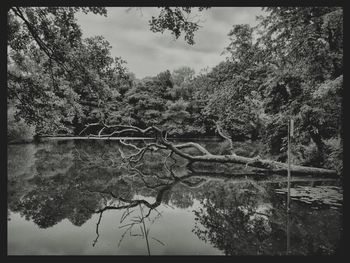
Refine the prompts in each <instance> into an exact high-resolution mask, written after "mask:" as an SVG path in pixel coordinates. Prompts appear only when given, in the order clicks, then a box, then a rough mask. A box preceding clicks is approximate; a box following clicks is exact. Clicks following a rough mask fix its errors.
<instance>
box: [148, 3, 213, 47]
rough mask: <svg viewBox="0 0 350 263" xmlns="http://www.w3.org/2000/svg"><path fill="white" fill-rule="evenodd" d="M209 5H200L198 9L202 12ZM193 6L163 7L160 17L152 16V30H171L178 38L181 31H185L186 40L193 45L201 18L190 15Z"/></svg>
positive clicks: (150, 23) (150, 22)
mask: <svg viewBox="0 0 350 263" xmlns="http://www.w3.org/2000/svg"><path fill="white" fill-rule="evenodd" d="M204 9H208V7H198V11H199V12H202V11H203V10H204ZM192 11H193V8H191V7H161V10H160V13H159V15H158V17H154V16H152V18H151V20H150V21H149V25H150V29H151V31H152V32H161V33H163V32H164V31H165V30H169V31H170V32H171V34H172V35H174V36H175V38H176V39H178V38H179V37H180V36H181V33H184V34H185V36H184V39H185V41H186V42H187V43H188V44H190V45H193V44H194V43H195V42H194V39H193V37H194V32H196V31H197V30H198V29H199V27H200V26H199V22H200V21H199V20H197V21H193V18H191V17H189V15H190V14H191V12H192Z"/></svg>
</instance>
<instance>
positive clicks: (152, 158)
mask: <svg viewBox="0 0 350 263" xmlns="http://www.w3.org/2000/svg"><path fill="white" fill-rule="evenodd" d="M117 147H121V146H117ZM37 148H38V149H37V150H36V151H34V150H33V149H31V151H30V152H31V153H32V156H29V155H28V151H26V152H25V154H26V156H27V155H28V156H27V157H26V159H28V160H31V161H30V162H26V164H25V165H26V169H27V172H26V173H25V176H22V175H23V174H24V172H23V169H11V170H10V171H12V172H13V174H11V175H10V176H9V179H8V208H9V211H13V212H18V213H20V214H21V215H22V216H24V217H25V218H26V219H27V220H32V221H33V222H34V223H35V224H37V225H38V226H39V227H40V228H49V227H52V226H54V225H55V224H57V223H58V222H60V221H62V220H64V219H67V220H69V221H70V222H71V223H72V224H73V225H75V226H82V225H83V224H84V223H85V222H86V221H88V220H89V219H91V218H92V216H93V215H98V220H97V222H96V237H95V239H94V240H93V245H96V244H97V242H98V239H99V225H100V223H101V220H102V217H103V214H104V212H105V211H107V210H121V211H123V212H122V216H121V219H120V221H119V223H120V228H121V229H122V230H123V231H124V232H123V234H122V235H121V237H120V242H122V240H123V239H124V238H126V237H127V236H130V237H131V236H133V237H140V238H144V239H145V240H147V247H148V248H149V252H150V253H151V251H152V249H151V246H150V245H151V244H152V243H151V242H158V243H160V244H162V241H161V240H158V239H157V238H156V237H154V236H152V234H151V233H150V232H151V229H150V227H151V225H152V223H156V222H157V219H159V218H160V216H161V213H160V212H159V211H157V208H158V207H159V206H160V205H161V204H164V205H170V206H175V207H178V208H182V209H185V208H189V207H193V204H194V200H199V201H200V206H199V207H197V206H196V207H197V208H196V210H195V211H194V213H195V217H196V224H195V227H194V229H193V232H194V233H195V234H196V235H197V236H198V237H199V238H200V239H201V240H204V241H206V242H210V243H212V244H213V245H214V246H215V247H217V248H218V249H220V250H222V251H223V252H224V253H225V254H227V255H247V254H248V255H252V254H253V255H259V254H270V255H272V254H285V252H286V240H287V236H286V235H287V233H286V222H287V218H286V211H285V203H284V198H283V196H279V195H276V194H275V189H276V188H281V187H283V186H284V185H283V183H275V182H274V181H275V178H266V177H264V178H266V180H265V179H260V180H256V179H257V178H256V177H253V178H254V179H249V178H252V177H249V178H248V179H247V178H246V174H241V177H239V178H235V180H230V179H228V178H227V177H228V176H230V177H232V174H226V175H225V174H223V173H220V174H218V173H215V171H218V170H219V169H218V167H214V169H213V170H214V172H210V171H209V170H206V171H201V172H198V171H197V172H196V171H195V170H194V169H191V170H187V169H186V168H184V167H182V166H183V163H181V162H178V160H176V159H172V158H170V157H169V156H168V155H166V154H164V152H161V151H159V152H149V153H147V154H146V155H145V156H144V158H143V159H142V161H140V162H139V163H138V164H137V165H135V166H128V165H127V163H125V162H123V159H122V158H121V155H120V154H117V152H118V151H116V145H115V144H109V143H106V142H104V143H103V144H102V143H98V142H96V143H95V142H89V143H88V144H84V143H66V144H57V145H55V147H52V146H45V145H39V146H38V147H37ZM124 153H125V154H126V153H127V152H126V150H124ZM16 154H18V153H17V151H16ZM10 158H11V156H10ZM14 159H15V158H14ZM17 159H18V158H17ZM201 168H202V167H201ZM202 169H203V168H202ZM220 169H221V168H220ZM15 171H18V174H16V172H15ZM29 172H31V173H33V174H32V175H29V174H28V173H29ZM213 175H214V176H213ZM224 176H226V177H224ZM264 180H265V181H266V182H265V183H264ZM269 180H270V181H269ZM272 182H274V183H272ZM150 200H152V201H150ZM145 218H147V219H149V220H145ZM341 220H342V215H341V213H339V212H337V211H336V210H331V211H329V210H322V209H321V210H312V209H310V207H306V206H302V205H300V204H298V203H296V202H292V214H291V216H290V218H289V229H290V254H333V253H335V252H336V249H337V247H336V246H337V242H338V241H339V240H340V237H339V236H340V232H341V230H340V227H339V226H340V225H341ZM140 227H141V228H140Z"/></svg>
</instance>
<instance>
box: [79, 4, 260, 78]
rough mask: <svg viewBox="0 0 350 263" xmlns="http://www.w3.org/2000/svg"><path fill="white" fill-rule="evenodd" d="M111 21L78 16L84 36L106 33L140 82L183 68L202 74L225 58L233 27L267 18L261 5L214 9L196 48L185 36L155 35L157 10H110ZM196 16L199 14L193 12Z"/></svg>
mask: <svg viewBox="0 0 350 263" xmlns="http://www.w3.org/2000/svg"><path fill="white" fill-rule="evenodd" d="M107 12H108V14H107V17H104V16H100V15H94V14H77V19H78V23H79V24H80V26H81V29H82V31H83V37H90V36H96V35H102V36H104V37H105V39H107V40H108V42H109V43H110V44H111V46H112V50H111V53H112V54H111V55H112V56H113V57H121V58H122V59H124V60H126V61H127V64H126V66H127V68H128V69H129V71H131V72H133V73H134V74H135V75H136V78H139V79H141V78H144V77H146V76H155V75H157V74H158V73H160V72H162V71H165V70H167V69H168V70H170V71H171V72H172V71H173V70H174V69H177V68H179V67H181V66H188V67H191V68H193V69H194V70H195V72H196V73H199V72H200V70H201V69H204V68H206V67H209V68H211V67H213V66H215V65H217V64H218V63H220V62H221V61H223V60H225V55H223V54H222V51H223V50H224V48H225V47H226V46H228V43H229V38H228V36H227V34H228V33H229V31H230V30H231V29H232V26H233V25H234V24H250V25H252V26H254V25H256V24H257V21H256V16H257V15H261V14H263V11H262V10H261V8H260V7H213V8H210V9H208V10H205V11H203V12H202V13H200V14H199V15H200V16H199V17H194V19H195V20H198V19H200V25H201V27H200V28H199V30H198V31H196V32H195V36H194V41H195V44H194V45H189V44H187V43H186V42H185V41H184V39H183V36H180V38H178V39H177V40H175V38H174V36H172V35H171V34H170V32H164V33H163V34H161V33H153V32H151V31H150V27H149V24H148V21H149V20H150V19H151V17H152V16H157V15H158V14H159V9H158V8H155V7H143V8H141V9H139V8H136V7H135V8H132V9H130V8H127V7H109V8H107ZM193 15H196V14H193Z"/></svg>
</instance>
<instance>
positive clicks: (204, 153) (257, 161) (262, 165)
mask: <svg viewBox="0 0 350 263" xmlns="http://www.w3.org/2000/svg"><path fill="white" fill-rule="evenodd" d="M92 126H100V130H99V132H98V135H96V136H98V137H103V136H107V137H110V136H111V134H121V133H125V132H132V133H135V134H137V135H139V136H140V135H141V136H152V138H154V140H155V142H154V143H150V144H146V145H145V146H144V147H142V148H140V147H137V148H136V146H135V145H134V146H131V147H132V148H134V149H138V152H136V153H135V154H132V155H130V156H128V157H126V156H124V158H125V159H128V161H129V162H134V163H137V162H139V161H140V160H141V159H142V158H143V155H144V154H145V152H146V151H147V150H156V149H166V150H169V151H171V153H175V154H177V155H178V156H180V157H182V158H185V159H186V160H188V161H189V163H195V162H206V163H224V164H225V163H234V164H242V165H245V166H246V168H247V167H253V168H259V169H263V170H266V171H271V172H273V173H277V174H285V173H286V172H287V169H288V165H287V164H286V163H281V162H277V161H273V160H267V159H262V158H260V157H255V158H249V157H244V156H239V155H236V154H234V153H232V154H230V155H215V154H211V153H210V152H209V151H208V150H207V149H205V148H204V147H203V146H201V145H200V144H198V143H194V142H189V143H183V144H174V143H171V142H170V141H168V139H167V137H166V132H165V131H163V130H161V129H160V128H158V127H156V126H150V127H148V128H146V129H141V128H138V127H136V126H133V125H106V124H105V123H94V124H89V125H87V126H86V128H85V129H84V130H83V131H86V130H87V129H88V128H89V127H92ZM111 128H112V129H114V131H113V132H111V133H110V134H107V135H103V134H102V131H104V130H106V129H111ZM217 130H218V132H219V134H220V135H221V136H222V137H223V138H225V139H227V140H229V141H230V145H231V149H232V148H233V143H232V140H231V138H229V137H228V136H226V135H224V134H223V132H222V130H221V128H220V127H219V126H218V125H217ZM83 131H82V132H83ZM124 145H128V144H125V143H124ZM129 146H130V145H129ZM188 148H193V149H196V150H197V151H199V153H200V154H199V155H198V154H197V155H194V154H189V153H188V152H185V151H184V149H188ZM136 157H138V158H137V159H135V158H136ZM291 172H292V173H293V174H304V175H305V174H308V175H322V176H336V175H337V173H336V171H334V170H328V169H323V168H315V167H306V166H300V165H291Z"/></svg>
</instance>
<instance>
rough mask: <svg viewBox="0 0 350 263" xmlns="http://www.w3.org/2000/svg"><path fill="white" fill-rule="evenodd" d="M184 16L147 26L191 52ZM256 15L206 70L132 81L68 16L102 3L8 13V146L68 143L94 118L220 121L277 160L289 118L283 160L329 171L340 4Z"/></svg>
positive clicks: (171, 15)
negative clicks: (33, 141) (54, 140)
mask: <svg viewBox="0 0 350 263" xmlns="http://www.w3.org/2000/svg"><path fill="white" fill-rule="evenodd" d="M192 9H193V8H179V7H176V8H175V7H174V8H159V16H158V17H152V19H151V20H150V21H149V24H150V30H151V31H153V32H155V33H156V32H158V33H159V32H160V33H162V32H164V31H170V32H171V33H172V34H173V35H174V36H175V37H176V38H179V37H180V36H184V39H185V41H186V42H187V43H188V44H189V45H195V41H194V40H195V31H196V30H198V25H197V24H196V23H194V22H191V21H187V20H186V19H185V15H186V14H187V13H190V12H191V10H192ZM204 10H205V8H199V10H198V11H199V12H203V11H204ZM264 10H265V11H266V15H265V16H261V17H258V22H259V23H258V25H257V26H256V27H251V26H249V25H246V24H238V25H232V29H231V31H230V32H228V36H227V37H228V39H229V40H230V44H229V45H228V46H227V47H226V49H225V50H223V52H224V54H226V59H225V60H224V61H222V62H221V63H220V64H218V65H216V66H215V67H214V68H212V69H210V70H206V71H202V72H200V73H196V72H195V71H194V70H193V69H191V68H190V67H187V66H186V65H184V66H183V67H181V68H178V69H176V70H174V71H172V72H170V71H169V70H166V71H164V72H160V73H159V74H158V75H157V76H152V77H146V78H144V79H137V78H135V75H134V74H133V73H132V72H130V71H129V70H128V69H127V61H124V60H123V59H122V58H121V57H116V58H113V57H112V56H111V48H112V47H111V45H110V43H109V42H108V41H107V40H106V39H105V38H104V37H102V36H95V37H89V38H83V37H82V31H81V28H80V26H79V24H78V23H77V19H76V17H75V15H76V13H77V12H84V13H86V14H87V13H93V14H95V15H104V16H107V15H108V14H107V10H106V9H105V8H92V7H90V8H76V7H46V8H43V7H42V8H37V7H26V8H22V7H21V8H20V7H13V8H10V10H9V12H8V36H7V37H8V56H7V57H8V74H7V78H8V90H7V95H8V122H7V125H8V140H9V141H12V140H18V139H26V138H31V137H33V136H34V137H40V136H43V135H62V134H65V135H71V136H74V135H78V134H79V133H80V131H81V130H82V129H83V128H84V127H85V125H87V124H89V123H96V122H104V123H106V124H116V123H117V124H132V125H134V126H137V127H140V128H146V127H149V126H153V125H154V126H156V127H158V128H160V129H163V130H167V131H168V132H169V135H170V136H173V137H199V136H214V135H216V134H217V125H220V127H222V128H223V129H224V130H225V131H226V133H227V134H228V135H229V136H230V138H232V140H233V141H241V142H246V141H253V142H256V143H257V144H259V145H261V146H262V150H261V153H262V154H263V155H265V156H268V157H270V158H272V159H275V160H279V161H282V162H284V161H285V160H286V158H287V154H286V145H287V124H288V120H289V119H290V118H292V119H293V120H294V122H295V130H294V136H293V139H292V140H293V148H292V152H293V157H294V160H293V161H294V163H297V164H303V165H312V166H316V167H325V168H331V169H336V170H337V171H338V172H339V173H341V172H342V153H343V150H342V144H343V129H342V92H343V87H342V86H343V9H342V8H340V7H302V8H301V7H269V8H264Z"/></svg>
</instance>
